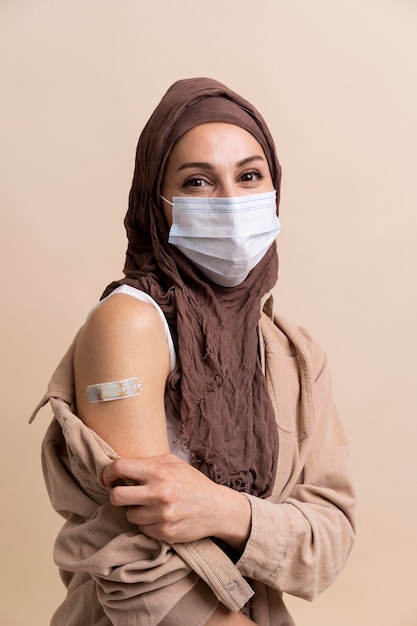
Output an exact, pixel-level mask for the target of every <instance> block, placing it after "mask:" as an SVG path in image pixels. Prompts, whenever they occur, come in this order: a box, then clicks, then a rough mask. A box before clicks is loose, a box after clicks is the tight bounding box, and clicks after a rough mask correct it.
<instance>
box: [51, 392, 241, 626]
mask: <svg viewBox="0 0 417 626" xmlns="http://www.w3.org/2000/svg"><path fill="white" fill-rule="evenodd" d="M50 402H51V405H52V408H53V411H54V415H55V419H54V420H53V421H52V423H51V425H50V427H49V429H48V431H47V434H46V436H45V439H44V442H43V449H42V460H43V470H44V476H45V480H46V485H47V488H48V492H49V496H50V499H51V502H52V505H53V507H54V508H55V510H56V511H57V512H59V513H60V514H61V515H63V516H64V517H65V518H66V522H65V524H64V526H63V528H62V530H61V531H60V533H59V535H58V537H57V539H56V542H55V548H54V560H55V562H56V564H57V565H58V566H59V568H60V570H61V574H62V576H63V579H64V580H66V582H67V584H68V586H69V592H70V593H69V594H68V597H67V600H66V602H67V603H68V606H67V607H65V609H62V610H61V614H64V615H68V616H70V615H72V614H74V615H76V614H77V612H76V608H77V607H71V606H70V605H71V602H72V600H71V598H74V599H75V600H74V601H75V602H77V603H78V604H79V603H80V601H81V599H82V597H83V595H82V593H81V594H80V593H71V592H73V591H74V587H77V584H78V583H77V581H83V582H84V581H85V580H86V576H89V577H90V578H91V579H92V580H93V581H94V589H95V593H96V596H97V599H98V602H99V605H100V606H101V607H102V610H103V613H104V614H105V615H106V616H107V618H108V619H109V621H110V623H111V624H113V625H114V626H154V625H157V624H161V625H164V624H170V623H176V622H175V620H174V617H173V616H175V615H176V614H178V613H179V614H181V613H182V615H183V618H182V621H181V623H183V624H185V625H186V626H187V625H189V626H194V625H199V624H201V625H203V624H205V623H206V622H207V621H208V619H209V617H210V616H211V615H212V613H213V612H214V610H215V608H216V606H217V604H218V602H219V600H220V601H221V602H223V603H224V604H225V605H226V606H228V607H229V608H231V609H232V610H239V608H241V607H242V606H243V605H244V604H245V602H246V601H247V600H248V599H249V597H250V596H251V595H252V594H253V591H252V589H251V588H250V587H249V585H248V584H247V582H246V581H245V580H244V579H243V577H242V575H241V574H240V573H239V571H238V570H237V568H236V567H235V565H234V564H233V563H232V561H230V560H229V559H228V557H227V556H226V555H225V554H224V553H223V552H222V551H221V550H220V548H218V547H217V546H216V545H215V544H214V543H213V542H212V541H211V540H210V539H203V540H201V541H199V542H193V543H190V544H178V545H176V546H170V545H168V544H166V543H164V542H161V541H158V540H156V539H152V538H150V537H147V536H146V535H144V534H143V533H140V532H139V531H138V529H137V528H136V527H135V526H134V525H131V524H130V523H129V522H128V521H127V519H126V514H125V510H124V508H121V507H114V506H113V505H112V504H111V503H110V502H109V490H108V489H107V488H105V487H104V486H103V485H102V484H101V475H102V471H103V469H104V467H105V465H106V464H107V463H109V462H110V461H111V460H112V459H114V458H117V455H116V454H115V452H114V451H113V450H112V449H111V448H110V447H109V446H107V444H106V443H105V442H104V441H102V440H101V439H100V438H99V437H98V436H97V435H96V433H94V432H93V431H92V430H90V429H89V428H87V427H86V426H85V424H83V423H82V422H81V420H79V419H78V418H77V417H76V415H75V414H74V413H72V411H71V410H70V407H69V405H68V404H67V402H66V401H64V400H63V399H62V398H58V397H50ZM231 580H233V583H234V584H233V585H230V581H231ZM77 591H78V590H77ZM89 601H90V598H88V600H87V601H86V602H87V604H88V602H89ZM190 607H192V610H191V608H190ZM79 610H80V609H79V607H78V611H79ZM71 619H72V617H68V619H67V618H66V621H65V624H66V625H67V626H72V625H73V624H74V626H75V625H76V624H77V626H78V623H77V622H74V621H71ZM68 620H69V621H68ZM61 623H62V622H61ZM91 623H96V621H92V622H91ZM100 623H101V622H100ZM103 623H104V622H103Z"/></svg>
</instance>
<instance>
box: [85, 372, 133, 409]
mask: <svg viewBox="0 0 417 626" xmlns="http://www.w3.org/2000/svg"><path fill="white" fill-rule="evenodd" d="M142 387H143V385H142V381H141V380H140V378H137V377H134V378H126V379H125V380H117V381H114V382H110V383H101V384H100V385H89V386H88V387H87V400H88V402H91V403H93V402H107V401H109V400H121V399H122V398H129V397H131V396H139V395H140V394H141V393H142Z"/></svg>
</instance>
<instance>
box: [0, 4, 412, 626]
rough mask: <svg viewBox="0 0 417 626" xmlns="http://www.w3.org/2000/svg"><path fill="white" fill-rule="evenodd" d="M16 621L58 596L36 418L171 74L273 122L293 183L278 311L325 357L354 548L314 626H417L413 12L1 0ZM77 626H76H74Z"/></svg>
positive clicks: (6, 481)
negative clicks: (140, 140) (200, 81)
mask: <svg viewBox="0 0 417 626" xmlns="http://www.w3.org/2000/svg"><path fill="white" fill-rule="evenodd" d="M0 59H1V61H0V64H1V68H0V69H1V72H0V76H1V98H0V108H1V115H0V132H1V191H0V193H1V221H2V222H1V231H0V232H1V237H2V243H1V249H0V254H1V271H2V279H1V296H0V297H1V312H2V324H1V331H2V337H1V355H2V359H1V360H2V372H1V378H0V381H1V387H2V390H1V399H2V416H1V447H2V454H1V478H2V489H1V503H2V504H1V506H2V511H1V515H0V524H1V533H0V537H1V560H2V565H1V574H0V577H1V580H0V594H1V601H0V623H1V625H2V626H27V625H29V624H30V625H31V626H45V625H46V624H47V623H49V617H50V615H51V613H52V611H53V609H54V608H55V606H56V605H57V604H58V603H59V601H60V599H61V598H62V596H63V587H62V585H61V583H60V581H59V578H58V573H57V571H56V569H55V566H54V564H53V562H52V556H51V551H52V546H53V541H54V536H55V534H56V532H57V530H58V528H59V527H60V525H61V521H60V519H59V517H58V516H57V515H56V514H55V513H54V512H53V511H52V510H51V509H50V506H49V502H48V500H47V496H46V492H45V487H44V485H43V479H42V476H41V469H40V462H39V448H40V442H41V438H42V435H43V432H44V430H45V428H46V425H47V423H48V421H49V418H50V412H49V409H44V410H43V411H42V412H41V413H40V415H39V417H38V419H37V420H36V421H35V423H34V424H33V425H32V426H31V427H29V426H28V425H27V417H28V415H29V413H30V412H31V410H32V408H33V406H34V405H35V404H36V402H37V401H38V399H39V398H40V397H41V395H42V394H43V392H44V389H45V386H46V384H47V382H48V379H49V376H50V374H51V372H52V370H53V369H54V367H55V365H56V364H57V362H58V360H59V359H60V358H61V356H62V354H63V352H64V351H65V349H66V347H67V345H68V344H69V342H70V340H71V338H72V336H73V334H74V333H75V331H76V330H77V328H78V327H79V326H80V325H81V323H82V322H83V320H84V317H85V315H86V313H87V311H88V310H89V308H90V307H91V306H92V305H93V304H94V303H95V302H96V300H97V298H98V296H99V295H100V293H101V290H102V288H103V287H104V285H106V284H107V282H108V281H109V280H111V279H114V278H117V277H119V276H120V275H121V269H122V265H123V259H124V251H125V245H126V242H125V235H124V230H123V227H122V218H123V216H124V213H125V209H126V203H127V194H128V189H129V186H130V180H131V175H132V171H133V157H134V150H135V144H136V141H137V137H138V134H139V132H140V130H141V128H142V126H143V124H144V123H145V121H146V119H147V118H148V117H149V115H150V113H151V112H152V110H153V108H154V107H155V106H156V104H157V102H158V100H159V99H160V97H161V96H162V94H163V92H164V91H165V89H166V88H167V87H168V86H169V85H170V84H171V83H172V82H173V81H174V80H176V79H177V78H180V77H189V76H197V75H207V76H211V77H214V78H217V79H219V80H221V81H224V82H226V83H227V84H228V85H229V86H230V87H232V88H234V89H236V90H237V91H238V92H240V93H242V95H244V96H246V97H247V98H248V99H249V100H251V101H252V102H253V103H254V104H255V105H257V106H258V108H259V109H260V110H261V111H262V112H263V114H264V116H265V117H266V119H267V120H268V122H269V124H270V127H271V130H272V132H273V135H274V137H275V138H276V142H277V147H278V153H279V155H280V158H281V161H282V164H283V171H284V180H283V198H282V206H281V218H282V225H283V232H282V235H280V238H279V249H280V262H281V270H280V280H279V284H278V286H277V289H276V296H277V297H276V301H277V304H278V306H279V308H280V309H281V311H282V312H283V313H285V314H287V315H288V316H289V317H291V318H292V319H293V320H294V321H297V322H298V323H300V324H302V325H305V326H306V327H307V328H309V329H310V330H311V331H312V332H313V333H314V334H315V335H316V336H317V338H318V339H319V340H320V342H321V343H322V344H323V345H324V347H325V348H326V350H327V352H328V354H329V357H330V360H331V363H332V371H333V377H334V384H335V393H336V398H337V401H338V405H339V407H340V412H341V414H342V416H343V419H344V423H345V425H346V429H347V431H348V434H349V437H350V440H351V443H352V456H351V459H352V470H353V472H354V475H355V478H356V482H357V485H358V491H359V510H358V521H359V534H358V539H357V543H356V546H355V549H354V551H353V553H352V556H351V558H350V561H349V563H348V565H347V567H346V569H345V570H344V572H343V574H342V575H341V576H340V578H339V580H338V581H337V583H336V584H335V585H334V586H333V587H332V588H331V589H330V590H328V591H327V592H325V593H324V594H323V595H322V596H321V597H320V598H319V599H318V600H317V601H316V602H315V603H313V604H312V605H311V604H308V603H306V602H303V601H299V600H294V599H289V603H290V605H291V606H292V607H293V612H294V615H295V616H296V618H297V623H298V624H299V625H300V626H302V625H305V626H307V625H308V626H352V624H355V626H392V625H393V624H395V625H399V626H416V624H417V607H416V599H415V598H416V583H417V579H416V574H415V569H416V568H415V559H416V556H417V550H416V549H417V506H416V501H417V480H416V463H415V457H416V451H415V449H416V434H417V426H416V422H417V420H416V408H415V406H416V401H415V378H416V356H415V352H416V345H415V344H416V341H415V340H416V337H415V326H416V319H417V307H416V280H415V268H416V251H415V250H416V227H417V216H416V209H417V202H416V200H417V193H416V150H417V125H416V122H417V119H416V118H417V114H416V111H417V72H416V61H417V3H416V2H415V0H409V1H407V0H349V1H348V0H344V1H341V0H293V1H290V0H287V1H284V0H256V1H254V0H251V1H249V0H207V1H206V2H204V3H203V2H197V1H195V0H194V1H193V2H191V1H187V0H165V1H164V0H152V1H142V0H123V1H122V2H116V1H115V0H114V1H113V2H111V1H110V0H55V1H54V0H49V1H48V0H26V1H25V0H1V1H0ZM80 626H81V625H80Z"/></svg>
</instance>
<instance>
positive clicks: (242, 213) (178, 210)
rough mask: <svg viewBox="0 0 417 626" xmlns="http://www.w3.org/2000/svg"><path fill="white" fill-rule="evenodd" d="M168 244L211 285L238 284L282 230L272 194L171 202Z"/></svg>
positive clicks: (273, 193)
mask: <svg viewBox="0 0 417 626" xmlns="http://www.w3.org/2000/svg"><path fill="white" fill-rule="evenodd" d="M161 198H162V199H163V200H165V201H166V202H168V203H169V204H171V205H172V206H173V209H172V226H171V229H170V231H169V238H168V242H169V243H171V244H172V245H174V246H176V247H177V248H178V249H179V250H181V252H182V253H183V254H184V255H185V256H186V257H187V258H188V259H190V261H192V262H193V263H194V265H196V266H197V267H198V268H199V269H200V270H201V272H202V273H203V274H204V275H205V276H207V278H209V279H210V280H212V281H213V282H215V283H217V284H218V285H222V286H223V287H235V286H236V285H239V284H240V283H242V282H243V281H244V280H245V278H246V277H247V275H248V274H249V272H250V271H251V270H252V269H253V268H254V267H255V265H257V264H258V263H259V261H260V260H261V259H262V258H263V256H264V255H265V254H266V252H267V250H268V249H269V247H270V245H271V244H272V242H273V241H274V240H275V237H276V236H277V235H278V233H279V232H280V230H281V225H280V223H279V219H278V217H277V214H276V210H277V209H276V192H275V191H270V192H267V193H260V194H256V195H249V196H239V197H236V198H190V197H187V196H180V197H174V198H173V202H170V201H169V200H167V199H166V198H164V197H163V196H161Z"/></svg>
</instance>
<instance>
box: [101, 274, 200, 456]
mask: <svg viewBox="0 0 417 626" xmlns="http://www.w3.org/2000/svg"><path fill="white" fill-rule="evenodd" d="M117 293H123V294H126V295H128V296H132V297H133V298H136V299H137V300H141V301H142V302H147V303H148V304H151V305H152V306H153V307H154V308H155V309H156V310H157V311H158V314H159V317H160V318H161V320H162V323H163V325H164V329H165V335H166V338H167V342H168V350H169V363H170V368H171V372H172V370H173V369H174V367H175V364H176V362H177V355H176V353H175V348H174V342H173V341H172V336H171V331H170V330H169V326H168V323H167V321H166V318H165V315H164V313H163V311H162V309H161V307H160V306H159V304H158V303H157V302H155V300H154V299H153V298H151V296H149V295H148V294H147V293H145V292H144V291H140V290H139V289H136V288H135V287H131V286H130V285H121V286H120V287H117V289H115V290H114V291H112V292H111V294H109V295H108V296H107V297H106V298H104V299H103V300H102V301H101V302H104V300H107V299H108V298H111V297H112V296H114V295H115V294H117ZM101 302H99V303H98V304H96V305H95V307H94V308H93V309H92V310H94V309H95V308H97V306H99V305H100V304H101ZM166 417H167V433H168V442H169V449H170V450H171V452H172V453H173V454H176V455H177V456H178V457H180V458H181V459H183V460H184V461H186V462H187V463H189V460H190V458H189V455H188V454H187V452H184V451H183V450H182V449H181V446H180V445H179V443H177V442H176V441H175V439H176V436H177V425H176V424H175V422H174V420H173V418H172V417H171V416H170V415H169V414H168V412H166Z"/></svg>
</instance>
